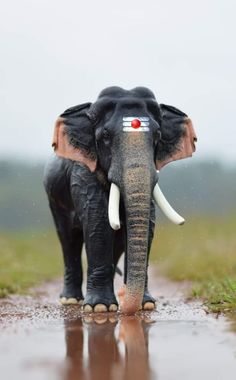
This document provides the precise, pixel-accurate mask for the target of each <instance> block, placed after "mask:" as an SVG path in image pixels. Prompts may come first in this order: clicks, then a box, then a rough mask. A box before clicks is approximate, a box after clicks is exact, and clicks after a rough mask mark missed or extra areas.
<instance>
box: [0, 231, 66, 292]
mask: <svg viewBox="0 0 236 380" xmlns="http://www.w3.org/2000/svg"><path fill="white" fill-rule="evenodd" d="M59 253H60V248H59V243H58V240H57V237H56V234H55V233H53V232H52V233H43V232H37V233H32V232H30V231H28V232H27V233H23V232H21V233H15V234H13V233H4V234H2V233H1V234H0V297H5V296H7V295H8V294H11V293H24V292H25V291H26V290H27V289H28V288H29V287H31V286H34V285H37V284H39V283H40V282H42V281H46V280H50V279H52V278H54V277H58V276H61V275H62V273H63V269H62V267H63V265H62V255H60V254H59Z"/></svg>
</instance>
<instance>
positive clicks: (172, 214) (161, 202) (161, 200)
mask: <svg viewBox="0 0 236 380" xmlns="http://www.w3.org/2000/svg"><path fill="white" fill-rule="evenodd" d="M153 198H154V200H155V202H156V204H157V205H158V206H159V207H160V209H161V210H162V212H163V213H164V214H165V215H166V217H167V218H168V219H170V220H171V222H173V223H175V224H180V225H182V224H184V222H185V220H184V218H182V216H180V215H179V214H178V213H177V212H176V211H175V210H174V209H173V208H172V207H171V205H170V204H169V202H168V201H167V199H166V198H165V196H164V194H163V193H162V191H161V189H160V187H159V185H158V183H157V184H156V186H155V187H154V190H153Z"/></svg>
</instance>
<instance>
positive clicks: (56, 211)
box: [50, 200, 84, 305]
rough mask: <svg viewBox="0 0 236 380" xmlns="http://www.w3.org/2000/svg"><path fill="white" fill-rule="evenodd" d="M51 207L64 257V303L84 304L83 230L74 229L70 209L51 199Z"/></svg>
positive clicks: (61, 298) (61, 295) (62, 297)
mask: <svg viewBox="0 0 236 380" xmlns="http://www.w3.org/2000/svg"><path fill="white" fill-rule="evenodd" d="M50 208H51V211H52V215H53V218H54V222H55V225H56V229H57V233H58V237H59V239H60V242H61V247H62V251H63V258H64V265H65V269H64V286H63V290H62V293H61V294H60V302H61V304H62V305H71V304H82V303H83V299H84V297H83V293H82V289H81V287H82V281H83V272H82V263H81V253H82V246H83V232H82V231H80V230H78V229H74V226H73V217H72V214H71V212H70V211H69V210H66V209H64V208H63V207H61V206H60V205H59V204H58V203H57V202H55V201H54V200H50Z"/></svg>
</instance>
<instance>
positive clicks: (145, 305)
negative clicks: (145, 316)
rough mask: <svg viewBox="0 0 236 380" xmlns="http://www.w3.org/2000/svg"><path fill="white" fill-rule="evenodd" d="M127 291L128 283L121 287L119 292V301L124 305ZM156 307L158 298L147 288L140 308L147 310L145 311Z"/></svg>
mask: <svg viewBox="0 0 236 380" xmlns="http://www.w3.org/2000/svg"><path fill="white" fill-rule="evenodd" d="M125 292H126V285H123V286H122V287H121V289H120V290H119V292H118V296H119V301H120V305H122V303H123V300H124V297H125ZM155 309H156V300H155V298H153V297H152V296H151V295H150V294H149V292H148V290H145V292H144V295H143V302H142V307H140V310H145V311H152V310H155Z"/></svg>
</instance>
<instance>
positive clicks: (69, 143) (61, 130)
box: [52, 103, 97, 172]
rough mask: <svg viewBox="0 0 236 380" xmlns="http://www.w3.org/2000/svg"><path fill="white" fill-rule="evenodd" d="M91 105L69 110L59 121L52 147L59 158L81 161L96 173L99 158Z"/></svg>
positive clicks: (56, 125) (86, 104)
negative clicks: (90, 111)
mask: <svg viewBox="0 0 236 380" xmlns="http://www.w3.org/2000/svg"><path fill="white" fill-rule="evenodd" d="M90 105H91V103H85V104H82V105H79V106H75V107H71V108H69V109H67V110H66V111H65V112H63V114H61V115H60V117H59V118H58V119H57V121H56V124H55V128H54V134H53V141H52V146H53V147H54V151H55V153H56V154H57V155H58V156H59V157H64V158H68V159H70V160H73V161H79V162H81V163H82V164H84V165H86V166H87V167H88V168H89V169H90V171H91V172H93V171H95V169H96V164H97V158H96V150H95V137H94V129H93V124H92V123H91V120H90V118H89V117H88V113H87V112H88V110H89V107H90Z"/></svg>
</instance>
